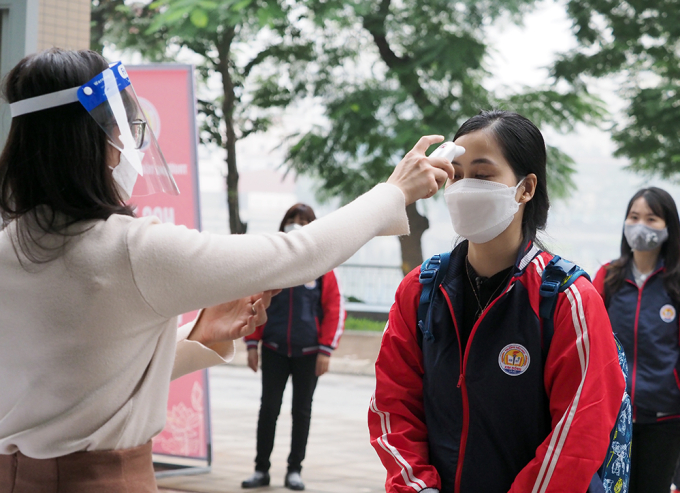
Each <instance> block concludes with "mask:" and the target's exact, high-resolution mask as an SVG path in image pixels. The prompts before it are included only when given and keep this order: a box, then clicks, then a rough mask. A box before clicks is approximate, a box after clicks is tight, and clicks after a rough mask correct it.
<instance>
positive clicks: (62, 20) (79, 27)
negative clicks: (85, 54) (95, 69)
mask: <svg viewBox="0 0 680 493" xmlns="http://www.w3.org/2000/svg"><path fill="white" fill-rule="evenodd" d="M90 4H91V0H40V10H39V14H38V15H39V17H38V50H44V49H46V48H51V47H53V46H57V47H59V48H65V49H87V48H89V47H90V8H91V5H90Z"/></svg>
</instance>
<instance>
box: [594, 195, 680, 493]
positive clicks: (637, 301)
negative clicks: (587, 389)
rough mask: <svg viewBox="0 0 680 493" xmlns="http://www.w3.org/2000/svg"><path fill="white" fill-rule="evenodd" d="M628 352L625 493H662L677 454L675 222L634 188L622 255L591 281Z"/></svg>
mask: <svg viewBox="0 0 680 493" xmlns="http://www.w3.org/2000/svg"><path fill="white" fill-rule="evenodd" d="M593 284H594V285H595V287H596V288H597V290H598V291H599V292H600V295H601V296H602V298H603V299H604V301H605V305H606V307H607V311H608V312H609V318H610V319H611V323H612V329H613V330H614V334H616V336H617V337H618V338H619V340H620V341H621V344H622V345H623V348H624V350H625V352H626V359H627V360H628V369H629V371H630V379H629V386H630V388H629V389H628V393H629V394H630V396H631V399H632V403H633V442H632V452H631V475H630V489H629V491H630V492H631V493H641V492H643V493H657V492H658V493H668V491H669V488H670V484H671V481H672V478H673V471H674V468H675V464H676V462H677V460H678V456H679V455H680V375H678V366H679V365H680V347H679V346H678V342H679V340H678V315H677V312H678V307H680V222H679V221H678V210H677V208H676V205H675V202H674V201H673V198H672V197H671V196H670V195H669V194H668V192H666V191H665V190H662V189H660V188H656V187H650V188H643V189H642V190H639V191H638V192H637V193H636V194H635V195H633V198H632V199H630V202H629V203H628V208H627V209H626V219H625V223H624V226H623V235H622V237H621V256H620V257H619V258H618V259H616V260H613V261H612V262H610V263H609V264H606V265H604V266H602V267H601V268H600V270H599V271H598V273H597V275H596V276H595V280H594V282H593Z"/></svg>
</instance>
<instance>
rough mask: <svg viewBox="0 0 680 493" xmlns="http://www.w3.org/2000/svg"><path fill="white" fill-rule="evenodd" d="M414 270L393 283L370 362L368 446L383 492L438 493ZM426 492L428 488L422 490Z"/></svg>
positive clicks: (418, 285) (418, 289)
mask: <svg viewBox="0 0 680 493" xmlns="http://www.w3.org/2000/svg"><path fill="white" fill-rule="evenodd" d="M419 273H420V268H417V269H415V270H414V271H412V272H411V273H410V274H409V275H408V276H406V277H405V278H404V280H403V281H402V282H401V284H400V285H399V288H398V289H397V294H396V300H395V303H394V305H392V308H391V310H390V315H389V320H388V322H387V326H386V327H385V332H384V334H383V338H382V343H381V346H380V353H379V355H378V359H377V361H376V363H375V378H376V384H375V393H374V394H373V398H372V399H371V404H370V408H369V411H368V429H369V433H370V436H371V445H373V448H374V449H375V450H376V452H377V453H378V456H379V457H380V460H381V461H382V463H383V466H384V467H385V469H386V470H387V480H386V482H385V491H389V492H390V493H414V492H416V491H433V492H434V491H439V488H440V487H441V480H440V477H439V473H438V472H437V470H436V469H435V467H434V466H432V465H431V464H430V463H429V452H428V438H427V426H426V425H425V411H424V405H423V373H424V370H423V357H422V352H421V350H420V346H419V345H418V340H417V337H416V330H417V329H416V320H417V311H418V300H419V296H420V292H421V287H420V284H419V282H418V274H419ZM428 488H430V489H428Z"/></svg>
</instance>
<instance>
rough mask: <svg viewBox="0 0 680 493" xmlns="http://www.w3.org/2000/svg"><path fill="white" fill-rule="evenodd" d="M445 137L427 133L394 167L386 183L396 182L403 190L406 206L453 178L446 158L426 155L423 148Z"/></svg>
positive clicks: (432, 192) (427, 195) (451, 168)
mask: <svg viewBox="0 0 680 493" xmlns="http://www.w3.org/2000/svg"><path fill="white" fill-rule="evenodd" d="M443 140H444V137H442V136H441V135H426V136H424V137H421V138H420V140H419V141H418V143H417V144H416V145H415V146H414V147H413V149H411V150H410V151H409V152H408V153H407V154H406V155H405V156H404V158H403V159H402V160H401V162H400V163H399V164H398V165H397V166H396V167H395V168H394V171H393V172H392V175H391V176H390V177H389V179H388V180H387V183H391V184H393V185H396V186H397V187H399V188H400V189H401V191H402V192H404V196H405V197H406V205H408V204H412V203H413V202H415V201H416V200H418V199H423V198H429V197H432V196H433V195H434V194H435V193H437V190H439V188H441V186H442V185H443V184H444V183H445V182H446V179H447V178H451V179H453V175H454V171H453V165H452V164H451V161H450V160H449V159H446V158H445V157H428V156H426V155H425V151H427V149H428V148H429V147H430V146H431V145H432V144H437V143H438V142H441V141H443Z"/></svg>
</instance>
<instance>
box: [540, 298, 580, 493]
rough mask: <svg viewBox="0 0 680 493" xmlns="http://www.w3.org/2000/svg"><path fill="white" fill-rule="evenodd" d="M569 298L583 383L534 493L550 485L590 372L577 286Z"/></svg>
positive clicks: (558, 431) (555, 433)
mask: <svg viewBox="0 0 680 493" xmlns="http://www.w3.org/2000/svg"><path fill="white" fill-rule="evenodd" d="M565 292H566V294H567V298H568V299H569V303H570V305H571V318H572V323H573V324H574V330H575V331H576V351H577V352H578V357H579V362H580V364H581V383H580V384H579V386H578V389H577V391H576V395H575V396H574V399H573V401H572V403H571V406H569V409H567V411H566V412H565V414H564V415H563V416H562V418H561V419H560V421H559V422H558V423H557V426H555V429H554V430H553V435H552V437H551V438H550V444H549V445H548V450H547V451H546V453H545V457H544V459H543V463H542V464H541V469H540V470H539V472H538V476H537V478H536V483H535V484H534V487H533V489H532V490H531V491H532V493H544V492H545V490H546V489H547V488H548V485H549V484H550V479H551V478H552V475H553V472H554V471H555V467H556V466H557V461H558V460H559V458H560V454H561V453H562V448H563V447H564V442H565V441H566V439H567V435H568V434H569V429H570V428H571V423H572V421H573V419H574V415H575V414H576V409H577V408H578V403H579V400H580V398H581V392H582V391H583V385H584V383H585V381H586V373H587V372H588V362H589V360H590V339H589V337H588V326H587V324H586V317H585V313H584V311H583V300H582V299H581V293H580V292H579V290H578V288H577V287H576V285H575V284H572V285H571V286H570V287H569V288H568V289H567V290H566V291H565Z"/></svg>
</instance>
